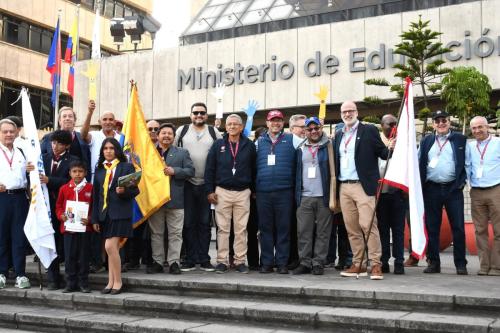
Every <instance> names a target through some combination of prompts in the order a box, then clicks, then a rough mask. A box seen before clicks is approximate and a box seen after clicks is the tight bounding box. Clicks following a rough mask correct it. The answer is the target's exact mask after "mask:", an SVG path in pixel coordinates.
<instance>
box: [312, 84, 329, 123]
mask: <svg viewBox="0 0 500 333" xmlns="http://www.w3.org/2000/svg"><path fill="white" fill-rule="evenodd" d="M314 96H316V97H317V98H318V99H319V116H318V118H319V119H325V117H326V97H327V96H328V88H327V87H326V86H323V85H322V86H320V87H319V91H318V92H317V93H314Z"/></svg>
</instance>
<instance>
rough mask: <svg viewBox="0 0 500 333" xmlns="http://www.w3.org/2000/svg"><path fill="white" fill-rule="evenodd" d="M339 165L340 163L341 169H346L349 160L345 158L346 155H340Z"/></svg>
mask: <svg viewBox="0 0 500 333" xmlns="http://www.w3.org/2000/svg"><path fill="white" fill-rule="evenodd" d="M340 165H341V167H342V169H347V168H348V167H349V160H348V159H347V156H345V157H342V158H341V159H340Z"/></svg>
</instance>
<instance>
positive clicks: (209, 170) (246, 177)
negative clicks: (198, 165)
mask: <svg viewBox="0 0 500 333" xmlns="http://www.w3.org/2000/svg"><path fill="white" fill-rule="evenodd" d="M229 145H230V143H229V136H228V135H227V134H226V135H224V137H223V138H222V139H218V140H216V141H215V142H214V144H213V145H212V147H211V148H210V151H209V152H208V156H207V163H206V166H205V190H206V192H207V194H210V193H214V192H215V187H216V186H220V187H222V188H223V189H226V190H230V191H243V190H246V189H247V188H250V189H251V190H252V192H254V186H253V184H254V182H255V156H256V152H255V145H254V143H253V142H252V141H250V140H249V139H248V138H247V137H244V136H243V135H240V143H239V146H238V153H237V154H236V173H235V174H234V175H233V171H232V169H233V155H232V154H231V148H230V147H229ZM233 148H234V145H233Z"/></svg>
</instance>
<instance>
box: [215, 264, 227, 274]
mask: <svg viewBox="0 0 500 333" xmlns="http://www.w3.org/2000/svg"><path fill="white" fill-rule="evenodd" d="M228 271H229V267H227V265H226V264H223V263H218V264H217V266H215V273H219V274H222V273H226V272H228Z"/></svg>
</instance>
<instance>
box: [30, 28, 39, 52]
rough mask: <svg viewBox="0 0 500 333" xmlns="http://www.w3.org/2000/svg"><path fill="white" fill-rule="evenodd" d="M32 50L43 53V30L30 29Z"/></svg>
mask: <svg viewBox="0 0 500 333" xmlns="http://www.w3.org/2000/svg"><path fill="white" fill-rule="evenodd" d="M29 47H30V49H32V50H33V51H38V52H42V29H40V28H38V27H33V26H32V27H31V29H30V46H29Z"/></svg>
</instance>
